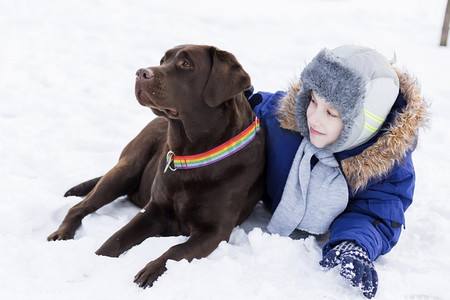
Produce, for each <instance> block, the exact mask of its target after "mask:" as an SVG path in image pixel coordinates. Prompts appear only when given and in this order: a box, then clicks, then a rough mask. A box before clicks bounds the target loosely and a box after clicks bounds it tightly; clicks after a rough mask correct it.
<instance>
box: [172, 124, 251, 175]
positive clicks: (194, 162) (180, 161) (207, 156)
mask: <svg viewBox="0 0 450 300" xmlns="http://www.w3.org/2000/svg"><path fill="white" fill-rule="evenodd" d="M258 131H259V119H258V118H255V121H254V122H253V123H252V124H251V125H250V126H249V127H247V129H245V130H244V131H242V132H241V133H240V134H238V135H237V136H235V137H234V138H232V139H231V140H229V141H228V142H225V143H223V144H222V145H220V146H217V147H216V148H214V149H212V150H209V151H206V152H203V153H200V154H196V155H187V156H177V155H175V153H173V152H172V151H169V152H167V155H166V167H165V169H164V173H165V172H166V171H167V169H170V170H172V171H176V170H178V169H194V168H200V167H204V166H207V165H210V164H213V163H215V162H218V161H219V160H222V159H224V158H227V157H228V156H230V155H232V154H234V153H236V152H238V151H239V150H241V149H242V148H244V147H245V146H247V145H248V144H249V143H250V142H251V141H252V140H253V139H254V138H255V136H256V133H257V132H258Z"/></svg>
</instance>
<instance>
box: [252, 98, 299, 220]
mask: <svg viewBox="0 0 450 300" xmlns="http://www.w3.org/2000/svg"><path fill="white" fill-rule="evenodd" d="M284 95H285V92H277V93H275V94H272V93H265V92H258V93H256V94H253V95H252V96H250V98H249V102H250V104H251V105H252V107H253V110H254V111H255V113H256V115H257V117H258V118H259V119H260V124H261V127H262V128H263V129H264V132H265V134H266V139H265V144H266V145H265V147H266V148H265V152H266V165H265V178H266V186H265V191H264V195H263V199H262V200H263V202H264V204H265V205H266V207H267V208H268V209H269V210H270V211H271V212H272V213H273V212H274V211H275V208H276V207H277V206H278V203H279V202H280V200H281V196H282V194H283V190H284V186H285V184H286V179H287V177H288V174H289V171H290V169H291V165H292V161H293V160H294V157H295V153H296V152H297V149H298V146H299V145H300V142H301V140H302V136H301V135H300V134H299V133H297V132H293V131H289V130H286V129H283V128H281V126H280V123H279V121H278V119H277V117H276V108H277V107H278V102H279V100H280V99H281V98H282V97H283V96H284Z"/></svg>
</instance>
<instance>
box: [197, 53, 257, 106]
mask: <svg viewBox="0 0 450 300" xmlns="http://www.w3.org/2000/svg"><path fill="white" fill-rule="evenodd" d="M210 54H211V61H212V66H211V73H210V74H209V78H208V81H207V83H206V87H205V90H204V91H203V99H204V101H205V102H206V104H207V105H208V106H210V107H216V106H219V105H220V104H222V103H223V102H225V101H227V100H228V99H231V98H233V97H234V96H236V95H237V94H239V93H241V92H243V91H245V90H246V89H248V88H250V86H251V82H250V76H249V75H248V74H247V72H245V71H244V69H243V68H242V66H241V64H240V63H239V62H238V61H237V59H236V58H235V57H234V55H233V54H231V53H229V52H226V51H222V50H219V49H217V48H215V47H211V48H210Z"/></svg>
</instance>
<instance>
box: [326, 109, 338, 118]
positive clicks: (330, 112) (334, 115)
mask: <svg viewBox="0 0 450 300" xmlns="http://www.w3.org/2000/svg"><path fill="white" fill-rule="evenodd" d="M327 112H328V115H329V116H330V117H333V118H337V117H339V115H338V114H337V113H336V112H334V111H330V110H329V111H327Z"/></svg>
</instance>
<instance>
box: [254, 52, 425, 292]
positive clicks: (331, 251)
mask: <svg viewBox="0 0 450 300" xmlns="http://www.w3.org/2000/svg"><path fill="white" fill-rule="evenodd" d="M249 101H250V104H251V105H252V107H253V108H254V110H255V112H256V114H257V116H258V117H259V118H260V120H261V126H263V127H264V128H265V132H266V192H265V195H264V198H263V201H264V204H265V205H266V206H267V207H268V208H269V209H270V211H271V212H272V213H273V215H272V218H271V220H270V222H269V225H268V229H269V230H270V231H271V232H273V233H278V234H280V235H283V236H288V235H290V234H291V233H292V232H293V231H294V230H295V229H300V230H303V231H306V232H309V233H312V234H322V233H325V232H326V231H328V230H330V237H329V241H328V242H327V243H326V245H325V246H324V248H323V259H322V260H321V261H320V265H321V266H323V267H325V268H333V267H335V266H338V265H339V266H340V274H341V275H342V276H343V277H345V278H346V279H348V280H349V281H350V282H351V284H352V285H353V286H355V287H359V288H360V289H361V290H362V292H363V294H364V296H366V297H367V298H372V297H373V296H375V294H376V291H377V287H378V275H377V272H376V271H375V268H374V265H373V263H372V262H373V261H374V260H375V259H376V258H377V257H378V256H379V255H382V254H385V253H387V252H389V251H390V250H391V248H392V247H393V246H394V245H395V244H396V243H397V241H398V238H399V236H400V232H401V226H402V225H404V224H405V220H404V211H405V210H406V209H407V208H408V207H409V205H410V204H411V202H412V199H413V192H414V181H415V174H414V167H413V163H412V159H411V153H412V151H413V150H414V149H415V147H416V144H417V138H418V128H420V127H423V126H424V124H425V121H426V104H425V102H424V101H423V99H422V98H421V96H420V91H419V89H418V87H417V86H416V84H415V82H414V80H412V79H411V78H410V77H409V76H408V75H407V74H401V73H399V72H397V71H396V70H395V69H394V68H393V67H392V66H391V64H390V63H389V61H388V60H387V59H386V58H385V57H384V56H383V55H381V54H380V53H378V52H377V51H375V50H373V49H370V48H366V47H359V46H342V47H339V48H336V49H334V50H332V51H330V50H328V49H323V50H322V51H320V52H319V54H317V56H316V57H314V58H313V60H312V61H311V63H309V64H308V65H307V66H306V67H305V69H304V70H303V72H302V74H301V76H300V82H299V83H298V84H297V85H295V86H292V87H291V88H290V89H289V91H288V92H287V93H284V92H277V93H275V94H271V93H265V92H260V93H256V94H253V95H252V96H250V98H249Z"/></svg>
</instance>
